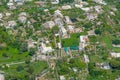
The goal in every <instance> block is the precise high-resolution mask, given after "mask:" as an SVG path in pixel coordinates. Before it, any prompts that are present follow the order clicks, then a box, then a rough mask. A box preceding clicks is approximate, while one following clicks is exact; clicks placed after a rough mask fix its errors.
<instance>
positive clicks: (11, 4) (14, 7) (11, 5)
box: [7, 2, 16, 10]
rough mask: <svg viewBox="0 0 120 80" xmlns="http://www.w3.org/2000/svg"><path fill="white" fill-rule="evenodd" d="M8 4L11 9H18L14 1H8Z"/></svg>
mask: <svg viewBox="0 0 120 80" xmlns="http://www.w3.org/2000/svg"><path fill="white" fill-rule="evenodd" d="M7 6H8V7H9V9H11V10H13V9H16V6H15V5H14V3H13V2H8V3H7Z"/></svg>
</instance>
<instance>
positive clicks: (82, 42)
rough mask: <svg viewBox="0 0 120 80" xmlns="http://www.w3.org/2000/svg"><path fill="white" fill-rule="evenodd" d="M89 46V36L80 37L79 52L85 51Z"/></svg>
mask: <svg viewBox="0 0 120 80" xmlns="http://www.w3.org/2000/svg"><path fill="white" fill-rule="evenodd" d="M88 45H89V38H88V36H87V35H83V36H80V43H79V50H83V49H84V48H85V47H86V46H88Z"/></svg>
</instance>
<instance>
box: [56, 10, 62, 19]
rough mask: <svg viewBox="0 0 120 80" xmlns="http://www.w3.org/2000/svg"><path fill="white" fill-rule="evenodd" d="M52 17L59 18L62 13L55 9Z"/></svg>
mask: <svg viewBox="0 0 120 80" xmlns="http://www.w3.org/2000/svg"><path fill="white" fill-rule="evenodd" d="M54 17H61V18H63V15H62V13H61V11H60V10H56V11H54Z"/></svg>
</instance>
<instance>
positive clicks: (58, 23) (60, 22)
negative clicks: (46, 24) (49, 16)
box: [54, 18, 64, 27]
mask: <svg viewBox="0 0 120 80" xmlns="http://www.w3.org/2000/svg"><path fill="white" fill-rule="evenodd" d="M54 21H55V24H56V25H58V27H60V26H63V25H64V23H63V21H62V19H61V18H56V19H55V20H54Z"/></svg>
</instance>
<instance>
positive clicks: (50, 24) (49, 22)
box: [44, 21, 55, 29]
mask: <svg viewBox="0 0 120 80" xmlns="http://www.w3.org/2000/svg"><path fill="white" fill-rule="evenodd" d="M54 26H55V23H54V22H53V21H48V22H46V23H44V27H45V28H50V29H51V28H53V27H54Z"/></svg>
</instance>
